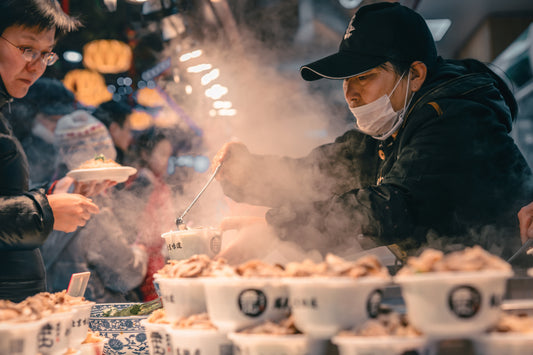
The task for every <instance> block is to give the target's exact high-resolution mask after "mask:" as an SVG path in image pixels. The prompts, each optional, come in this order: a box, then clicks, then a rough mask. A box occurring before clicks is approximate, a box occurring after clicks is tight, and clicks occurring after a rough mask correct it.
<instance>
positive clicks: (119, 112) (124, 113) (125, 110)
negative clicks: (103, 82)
mask: <svg viewBox="0 0 533 355" xmlns="http://www.w3.org/2000/svg"><path fill="white" fill-rule="evenodd" d="M131 112H132V109H131V107H130V106H129V105H128V104H127V103H125V102H123V101H115V100H110V101H106V102H103V103H101V104H100V105H99V106H98V107H97V108H96V110H94V112H93V116H94V117H96V118H98V119H99V120H100V121H102V123H103V124H104V125H105V126H106V127H107V128H109V126H111V123H113V122H115V123H117V124H118V125H119V126H120V127H124V122H126V120H127V118H128V116H129V115H130V114H131Z"/></svg>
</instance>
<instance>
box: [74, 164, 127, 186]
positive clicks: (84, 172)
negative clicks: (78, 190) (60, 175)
mask: <svg viewBox="0 0 533 355" xmlns="http://www.w3.org/2000/svg"><path fill="white" fill-rule="evenodd" d="M136 172H137V169H135V168H133V167H131V166H118V167H110V168H93V169H75V170H71V171H69V172H68V173H67V176H70V177H72V178H74V179H76V180H77V181H91V180H97V181H103V180H111V181H116V182H124V181H126V180H127V179H128V177H129V176H130V175H133V174H135V173H136Z"/></svg>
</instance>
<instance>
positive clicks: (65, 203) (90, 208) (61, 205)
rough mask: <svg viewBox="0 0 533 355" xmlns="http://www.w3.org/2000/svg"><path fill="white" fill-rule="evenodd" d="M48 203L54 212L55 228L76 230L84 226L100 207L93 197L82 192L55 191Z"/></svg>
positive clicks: (65, 230) (49, 197) (64, 230)
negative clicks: (90, 197)
mask: <svg viewBox="0 0 533 355" xmlns="http://www.w3.org/2000/svg"><path fill="white" fill-rule="evenodd" d="M48 203H49V204H50V207H51V208H52V212H53V214H54V230H58V231H62V232H66V233H69V232H74V231H75V230H76V229H77V228H78V227H81V226H84V225H85V224H86V223H87V221H88V220H89V219H90V218H91V216H92V215H93V214H94V213H98V212H99V211H100V209H99V208H98V206H97V205H95V204H94V203H93V202H92V201H91V199H89V198H87V197H85V196H82V195H80V194H70V193H54V194H52V195H48Z"/></svg>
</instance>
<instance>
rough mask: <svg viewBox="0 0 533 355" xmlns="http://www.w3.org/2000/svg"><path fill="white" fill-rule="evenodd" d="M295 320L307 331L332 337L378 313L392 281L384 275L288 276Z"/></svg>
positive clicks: (316, 335)
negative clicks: (353, 276)
mask: <svg viewBox="0 0 533 355" xmlns="http://www.w3.org/2000/svg"><path fill="white" fill-rule="evenodd" d="M284 283H285V284H286V285H287V286H288V288H289V305H290V306H291V311H292V316H293V317H294V323H295V325H296V328H298V329H299V330H300V331H302V332H303V333H305V334H307V335H309V336H311V337H313V338H318V339H326V338H331V337H332V336H334V335H335V334H337V333H338V332H339V331H340V330H344V329H350V328H353V327H355V326H358V325H360V324H362V323H364V322H365V321H366V320H368V319H370V318H375V317H376V316H377V315H378V310H379V305H380V303H381V299H382V296H383V291H382V289H383V288H384V287H385V286H386V285H388V284H389V283H390V279H389V278H382V277H361V278H357V279H354V278H349V277H294V278H285V279H284Z"/></svg>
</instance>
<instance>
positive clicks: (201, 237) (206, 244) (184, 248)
mask: <svg viewBox="0 0 533 355" xmlns="http://www.w3.org/2000/svg"><path fill="white" fill-rule="evenodd" d="M161 238H163V239H165V243H166V246H167V250H168V256H169V258H170V259H174V260H184V259H188V258H190V257H191V256H193V255H196V254H205V255H207V256H209V257H210V258H212V257H214V256H215V255H217V254H218V253H219V252H220V248H221V246H222V233H221V232H220V230H218V229H215V228H192V229H186V230H177V231H170V232H167V233H163V234H161Z"/></svg>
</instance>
